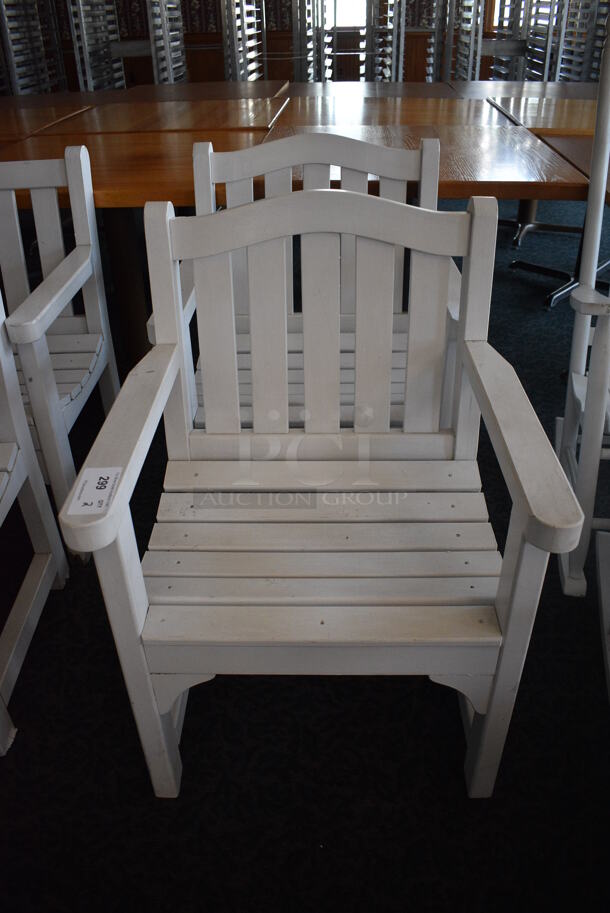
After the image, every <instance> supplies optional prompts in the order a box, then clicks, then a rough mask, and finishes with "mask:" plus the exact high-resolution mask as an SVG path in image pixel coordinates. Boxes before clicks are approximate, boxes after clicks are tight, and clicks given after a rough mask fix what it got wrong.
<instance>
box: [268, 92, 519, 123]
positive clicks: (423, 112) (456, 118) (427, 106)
mask: <svg viewBox="0 0 610 913" xmlns="http://www.w3.org/2000/svg"><path fill="white" fill-rule="evenodd" d="M509 123H510V121H509V119H508V118H507V117H506V116H505V115H504V114H502V112H500V111H498V109H497V108H494V106H493V105H490V104H488V103H487V102H486V101H481V100H479V99H464V98H458V99H456V98H366V97H364V98H363V97H360V96H352V97H345V98H342V97H339V96H318V97H312V98H291V99H290V100H289V102H288V104H287V105H286V107H285V108H284V110H283V111H282V113H281V114H280V115H279V117H278V118H277V120H276V122H275V126H277V127H316V126H317V127H330V126H342V125H346V126H364V127H374V126H395V125H409V126H412V125H419V124H445V125H455V126H457V125H461V124H487V125H489V124H498V125H502V124H504V125H508V124H509Z"/></svg>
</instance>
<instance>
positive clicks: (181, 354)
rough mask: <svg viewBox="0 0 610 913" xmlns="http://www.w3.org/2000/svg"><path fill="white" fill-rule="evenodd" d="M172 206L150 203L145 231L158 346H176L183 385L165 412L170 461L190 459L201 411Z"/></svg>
mask: <svg viewBox="0 0 610 913" xmlns="http://www.w3.org/2000/svg"><path fill="white" fill-rule="evenodd" d="M173 216H174V208H173V206H172V204H171V203H147V204H146V206H145V207H144V231H145V235H146V253H147V257H148V271H149V276H150V288H151V297H152V307H153V316H154V318H155V333H156V339H157V344H161V345H164V344H169V345H171V346H176V349H177V354H178V358H179V360H180V384H179V385H176V387H175V388H174V389H173V390H172V391H171V392H170V394H169V398H168V404H167V409H166V411H165V416H164V423H165V438H166V442H167V455H168V457H169V458H170V459H172V458H181V459H188V456H189V446H188V435H189V432H190V430H191V428H192V426H193V415H194V413H195V410H196V409H197V394H196V392H195V379H194V368H193V353H192V349H191V341H190V334H189V328H188V327H187V326H186V324H185V322H184V320H183V317H182V292H181V287H180V273H179V267H178V264H177V263H175V262H174V261H173V260H172V258H171V254H170V251H169V246H170V242H169V224H170V220H171V219H172V218H173Z"/></svg>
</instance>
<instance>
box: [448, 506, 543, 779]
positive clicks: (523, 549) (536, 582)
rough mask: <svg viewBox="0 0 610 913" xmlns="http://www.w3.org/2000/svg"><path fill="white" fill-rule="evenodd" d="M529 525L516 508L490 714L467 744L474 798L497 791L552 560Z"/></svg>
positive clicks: (476, 724) (501, 591)
mask: <svg viewBox="0 0 610 913" xmlns="http://www.w3.org/2000/svg"><path fill="white" fill-rule="evenodd" d="M525 521H526V517H525V515H524V514H523V513H522V512H521V511H520V510H519V509H518V508H515V507H514V508H513V513H512V515H511V524H510V528H509V532H508V539H507V549H506V552H507V556H506V557H505V560H504V563H503V566H502V575H501V578H500V584H499V588H498V600H497V608H498V616H499V617H500V618H504V621H503V622H502V623H501V624H502V646H501V648H500V655H499V657H498V667H497V670H496V674H495V677H494V683H493V686H492V689H491V695H490V699H489V706H488V708H487V712H486V714H485V716H481V715H479V714H476V713H475V716H474V719H473V721H472V725H471V729H470V732H469V734H468V740H467V742H468V748H467V752H466V764H465V771H466V781H467V784H468V792H469V795H470V796H472V797H486V796H490V795H491V793H492V791H493V787H494V784H495V780H496V775H497V771H498V766H499V764H500V758H501V756H502V750H503V748H504V742H505V739H506V734H507V732H508V726H509V723H510V718H511V715H512V712H513V707H514V703H515V699H516V695H517V690H518V688H519V682H520V680H521V673H522V671H523V665H524V663H525V655H526V652H527V647H528V644H529V639H530V636H531V632H532V628H533V626H534V619H535V616H536V608H537V605H538V599H539V597H540V591H541V589H542V584H543V581H544V575H545V571H546V566H547V562H548V557H549V556H548V552H546V551H542V550H541V549H538V548H536V547H535V546H534V545H531V544H529V543H528V542H527V541H526V540H525V538H524V535H523V534H524V525H525Z"/></svg>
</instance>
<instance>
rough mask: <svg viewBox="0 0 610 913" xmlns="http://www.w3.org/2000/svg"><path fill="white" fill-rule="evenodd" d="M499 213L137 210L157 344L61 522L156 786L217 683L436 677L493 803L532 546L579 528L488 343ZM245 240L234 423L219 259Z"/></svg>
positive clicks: (229, 303) (528, 618)
mask: <svg viewBox="0 0 610 913" xmlns="http://www.w3.org/2000/svg"><path fill="white" fill-rule="evenodd" d="M496 221H497V205H496V201H495V200H493V199H489V198H478V199H474V200H472V201H471V202H470V205H469V210H468V212H460V213H445V212H431V211H428V210H423V209H419V208H417V207H411V206H407V205H404V204H401V203H396V202H394V201H390V200H380V199H376V198H374V197H372V196H364V195H362V194H357V193H352V192H343V191H334V190H330V191H328V190H316V191H302V192H298V193H293V194H290V195H287V196H284V197H278V198H276V199H270V200H261V201H258V202H255V203H251V204H250V205H248V206H243V207H241V208H240V209H239V210H228V211H226V212H219V213H215V214H214V215H210V216H194V217H183V218H175V217H174V211H173V207H172V206H171V204H169V203H148V204H147V206H146V209H145V228H146V238H147V246H148V262H149V266H150V279H151V287H152V301H153V313H154V316H155V325H156V334H157V344H156V345H155V347H154V348H153V350H152V351H151V352H150V353H149V354H148V355H147V356H146V357H145V358H144V359H143V360H142V361H141V362H140V364H139V365H138V366H137V367H136V368H135V369H134V370H133V371H132V372H131V374H130V375H129V377H128V379H127V381H126V382H125V384H124V386H123V389H122V391H121V393H120V394H119V397H118V399H117V402H116V403H115V406H114V407H113V409H112V411H111V413H110V415H109V416H108V418H107V420H106V423H105V424H104V427H103V429H102V431H101V432H100V434H99V436H98V438H97V440H96V442H95V444H94V446H93V448H92V450H91V453H90V454H89V456H88V458H87V460H86V463H85V466H84V467H83V469H82V470H81V473H80V475H79V477H78V479H77V482H76V485H75V487H74V488H73V491H72V494H71V495H70V497H69V499H68V501H67V502H66V504H65V505H64V507H63V509H62V512H61V516H60V522H61V526H62V529H63V532H64V536H65V539H66V542H67V543H68V545H69V546H70V547H71V548H73V549H75V550H82V551H92V552H93V553H94V557H95V562H96V566H97V570H98V574H99V578H100V582H101V587H102V592H103V595H104V599H105V602H106V606H107V610H108V613H109V617H110V621H111V625H112V628H113V631H114V636H115V639H116V645H117V650H118V653H119V657H120V661H121V663H122V668H123V672H124V675H125V680H126V683H127V688H128V690H129V694H130V698H131V703H132V706H133V708H134V713H135V717H136V722H137V725H138V729H139V733H140V738H141V741H142V745H143V747H144V752H145V754H146V758H147V762H148V766H149V770H150V773H151V777H152V781H153V785H154V789H155V792H156V794H157V795H158V796H175V795H177V793H178V790H179V784H180V776H181V761H180V756H179V750H178V744H179V738H180V732H181V726H182V720H183V714H184V710H185V702H186V696H187V692H188V689H189V687H190V686H192V685H195V684H197V683H200V682H204V681H208V680H209V679H211V678H212V677H213V676H214V675H215V674H224V673H235V674H257V673H260V674H267V675H269V674H281V675H284V674H295V675H312V674H316V675H341V674H344V675H352V674H365V675H380V674H383V675H386V674H391V675H394V674H400V675H406V674H416V675H429V676H430V677H431V678H432V679H433V680H434V681H436V682H440V683H442V684H445V685H448V686H450V687H453V688H455V689H457V690H458V691H459V692H461V693H462V694H463V695H465V699H464V701H463V704H464V708H465V709H464V720H465V727H466V732H467V739H468V748H467V755H466V777H467V781H468V787H469V791H470V794H471V795H472V796H488V795H489V794H490V793H491V791H492V789H493V785H494V780H495V777H496V771H497V768H498V764H499V761H500V756H501V753H502V748H503V744H504V740H505V736H506V732H507V728H508V724H509V720H510V717H511V713H512V708H513V704H514V701H515V696H516V692H517V687H518V684H519V680H520V676H521V670H522V667H523V663H524V660H525V654H526V649H527V644H528V641H529V637H530V633H531V630H532V625H533V622H534V616H535V613H536V607H537V603H538V597H539V593H540V589H541V587H542V583H543V579H544V574H545V569H546V565H547V560H548V553H549V551H563V550H569V549H570V548H572V547H573V546H574V545H575V543H576V542H577V541H578V536H579V534H580V529H581V525H582V513H581V510H580V508H579V506H578V503H577V502H576V499H575V497H574V495H573V493H572V491H571V489H570V487H569V484H568V482H567V480H566V478H565V475H564V473H563V470H562V469H561V466H560V464H559V462H558V460H557V457H556V456H555V453H554V451H553V449H552V447H551V445H550V443H549V441H548V439H547V437H546V435H545V433H544V431H543V429H542V427H541V426H540V424H539V422H538V420H537V418H536V416H535V413H534V411H533V409H532V407H531V406H530V404H529V402H528V400H527V397H526V395H525V393H524V391H523V389H522V387H521V385H520V384H519V381H518V379H517V377H516V375H515V373H514V371H513V370H512V368H511V367H510V366H509V365H508V364H507V363H506V362H505V361H504V360H503V359H502V358H501V357H500V355H498V354H497V353H496V352H495V351H494V350H493V349H492V348H491V346H489V345H488V344H487V342H486V336H487V323H488V315H489V304H490V296H491V285H492V274H493V265H494V249H495V234H496ZM344 233H350V234H355V235H356V236H357V239H356V314H355V376H356V379H355V401H354V408H353V409H352V414H351V424H350V426H349V427H344V428H341V424H342V415H341V413H342V409H341V392H340V335H341V334H340V236H341V235H342V234H344ZM294 235H300V237H301V272H302V282H303V359H304V388H305V417H304V428H303V427H297V428H295V424H297V423H296V422H293V418H292V415H291V410H290V407H289V396H288V385H289V381H288V371H289V368H288V357H289V353H288V346H287V336H288V334H287V307H286V299H287V292H286V263H285V257H286V245H285V243H284V239H285V238H287V237H292V236H294ZM396 245H401V246H404V247H406V248H409V249H410V250H411V261H410V262H411V267H410V269H411V276H410V287H409V293H410V299H409V317H408V320H409V336H408V358H407V372H406V393H407V395H406V398H405V401H404V409H403V421H402V426H401V428H400V429H391V427H390V412H391V373H392V322H393V317H394V312H393V305H394V282H395V272H394V261H395V246H396ZM242 248H248V276H249V305H250V321H251V323H250V333H251V358H252V379H253V390H252V404H251V406H248V407H247V409H248V410H250V412H247V409H246V407H244V406H242V404H241V398H240V397H241V392H240V389H239V381H238V352H237V349H238V345H239V341H238V339H237V335H236V331H235V312H234V302H233V287H232V273H231V263H230V256H231V252H232V251H233V250H238V249H242ZM454 256H456V257H457V256H459V257H463V258H464V259H463V273H462V276H463V281H462V295H461V301H460V322H459V328H458V358H457V366H456V384H455V390H456V395H455V403H454V418H453V424H452V428H451V429H448V430H441V429H440V419H439V416H440V409H441V393H442V378H443V371H444V362H445V353H446V339H447V336H446V333H445V326H446V323H447V310H446V287H447V280H448V273H449V269H450V258H451V257H454ZM187 260H192V261H193V263H194V275H195V287H196V299H197V315H196V319H197V327H198V334H199V345H200V351H201V367H202V373H203V398H204V408H205V422H206V426H205V429H199V428H195V427H194V417H195V414H196V410H197V402H196V397H195V390H194V388H195V378H194V371H193V367H192V356H191V353H190V337H189V335H188V333H187V332H186V326H185V321H184V319H183V304H182V298H181V291H180V278H179V264H180V261H187ZM246 412H247V414H248V415H251V419H252V421H251V424H252V430H248V429H247V428H246V427H245V425H246V422H245V421H244V419H243V416H244V414H245V413H246ZM481 413H482V414H483V418H484V420H485V422H486V425H487V428H488V431H489V434H490V437H491V440H492V443H493V445H494V447H495V450H496V453H497V456H498V459H499V462H500V466H501V468H502V471H503V474H504V478H505V479H506V482H507V485H508V488H509V491H510V493H511V495H512V499H513V510H512V515H511V521H510V528H509V531H508V539H507V545H506V549H505V552H504V558H502V557H501V555H500V554H499V552H498V550H497V546H496V540H495V538H494V534H493V531H492V527H491V525H490V523H489V520H488V516H487V510H486V506H485V500H484V497H483V494H482V493H481V481H480V477H479V472H478V468H477V463H476V453H477V447H478V430H479V420H480V414H481ZM162 415H163V416H164V421H165V433H166V441H167V450H168V459H169V462H168V464H167V470H166V475H165V484H164V493H163V494H162V495H161V500H160V503H159V508H158V514H157V523H156V524H155V527H154V529H153V532H152V536H151V538H150V542H149V547H148V550H147V552H146V554H145V556H144V559H143V561H142V562H140V559H139V555H138V548H137V543H136V539H135V535H134V530H133V525H132V520H131V516H130V511H129V499H130V497H131V494H132V492H133V489H134V486H135V483H136V481H137V478H138V476H139V473H140V470H141V468H142V464H143V462H144V460H145V458H146V454H147V451H148V448H149V445H150V442H151V440H152V437H153V435H154V433H155V429H156V427H157V424H158V422H159V421H160V419H161V416H162ZM91 494H93V497H92V498H91V497H89V496H90V495H91ZM92 501H94V502H95V503H94V504H93V505H91V506H86V505H90V504H91V502H92ZM422 749H423V746H422Z"/></svg>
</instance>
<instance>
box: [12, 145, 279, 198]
mask: <svg viewBox="0 0 610 913" xmlns="http://www.w3.org/2000/svg"><path fill="white" fill-rule="evenodd" d="M264 136H265V132H264V131H263V130H250V131H248V130H205V131H195V132H192V133H191V132H178V133H170V132H164V133H133V134H125V133H107V134H104V135H102V134H95V133H90V134H82V133H68V134H57V135H54V134H38V135H37V136H34V137H30V138H29V139H26V140H23V141H22V142H19V143H12V144H10V145H5V146H2V147H0V159H2V160H3V161H19V160H27V159H46V158H62V157H63V154H64V149H65V147H66V146H71V145H79V144H81V143H84V144H85V145H86V146H87V149H88V150H89V155H90V156H91V171H92V175H93V190H94V195H95V205H96V206H98V207H101V208H117V207H118V208H121V207H141V206H144V204H145V203H146V202H147V200H171V201H172V202H173V203H174V204H175V205H176V206H192V205H194V201H195V191H194V183H193V143H197V142H206V141H208V142H211V143H213V145H214V149H216V150H218V151H229V150H234V149H245V148H247V147H248V146H254V145H257V144H258V143H260V142H262V140H263V138H264Z"/></svg>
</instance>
